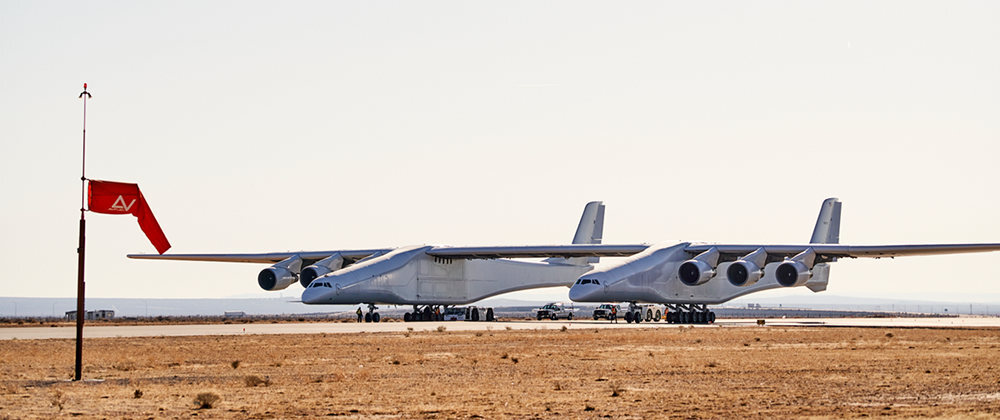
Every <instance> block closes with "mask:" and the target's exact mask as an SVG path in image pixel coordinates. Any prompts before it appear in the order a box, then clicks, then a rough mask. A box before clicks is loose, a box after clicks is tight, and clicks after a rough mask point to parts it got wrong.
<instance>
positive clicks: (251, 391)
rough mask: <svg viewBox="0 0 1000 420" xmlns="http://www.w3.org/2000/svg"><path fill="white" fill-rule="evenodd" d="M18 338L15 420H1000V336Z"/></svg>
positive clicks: (745, 333) (949, 332) (802, 330)
mask: <svg viewBox="0 0 1000 420" xmlns="http://www.w3.org/2000/svg"><path fill="white" fill-rule="evenodd" d="M73 346H74V342H73V340H64V339H48V340H16V339H15V340H4V341H0V361H2V365H0V418H2V419H6V418H51V417H56V416H63V417H70V416H79V417H83V418H182V417H183V418H191V417H199V418H203V417H207V418H296V417H299V418H314V417H326V416H333V417H345V418H534V417H543V418H556V417H559V418H604V417H611V418H664V417H676V418H736V417H753V418H765V417H766V418H772V417H819V418H822V417H867V416H900V417H925V416H930V417H948V418H996V417H998V416H1000V363H998V362H1000V329H991V328H980V329H975V328H967V329H946V328H935V329H921V328H824V327H772V326H765V327H709V328H685V327H678V328H657V329H644V328H640V329H636V328H628V329H625V328H623V329H594V328H585V327H577V326H573V327H572V328H569V329H567V330H562V329H547V330H541V329H539V330H507V329H506V328H504V326H503V324H502V323H498V324H496V325H495V327H493V328H492V329H490V330H486V331H460V332H459V331H448V330H447V328H446V327H442V329H441V330H433V331H422V332H421V331H402V332H382V333H349V334H348V333H344V334H305V335H236V336H194V337H137V338H95V339H90V340H88V341H87V342H86V347H85V363H84V377H85V378H86V379H88V380H86V381H83V382H69V381H67V379H68V378H70V377H71V375H72V371H73V360H74V359H73V357H74V353H73Z"/></svg>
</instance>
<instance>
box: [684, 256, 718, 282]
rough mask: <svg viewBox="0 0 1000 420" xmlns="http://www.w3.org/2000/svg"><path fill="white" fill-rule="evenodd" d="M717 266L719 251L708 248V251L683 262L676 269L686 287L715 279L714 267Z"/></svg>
mask: <svg viewBox="0 0 1000 420" xmlns="http://www.w3.org/2000/svg"><path fill="white" fill-rule="evenodd" d="M718 264H719V250H718V249H716V248H714V247H713V248H709V249H708V251H705V252H702V253H701V254H698V256H696V257H694V258H692V259H690V260H687V261H684V262H683V263H682V264H681V266H680V268H678V269H677V275H678V276H679V277H680V279H681V282H682V283H684V284H686V285H688V286H697V285H699V284H705V283H706V282H708V281H709V280H711V279H712V277H715V267H716V266H717V265H718Z"/></svg>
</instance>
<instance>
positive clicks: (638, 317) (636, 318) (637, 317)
mask: <svg viewBox="0 0 1000 420" xmlns="http://www.w3.org/2000/svg"><path fill="white" fill-rule="evenodd" d="M632 320H633V321H635V323H636V324H638V323H640V322H642V312H636V313H634V314H632Z"/></svg>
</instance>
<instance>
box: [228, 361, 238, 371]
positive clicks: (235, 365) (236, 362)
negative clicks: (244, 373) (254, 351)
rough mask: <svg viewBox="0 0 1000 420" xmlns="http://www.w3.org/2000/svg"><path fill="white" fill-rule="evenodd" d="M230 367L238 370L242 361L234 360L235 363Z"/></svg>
mask: <svg viewBox="0 0 1000 420" xmlns="http://www.w3.org/2000/svg"><path fill="white" fill-rule="evenodd" d="M229 366H232V367H233V369H236V368H238V367H240V361H239V360H233V363H230V364H229Z"/></svg>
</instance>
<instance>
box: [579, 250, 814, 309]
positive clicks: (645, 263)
mask: <svg viewBox="0 0 1000 420" xmlns="http://www.w3.org/2000/svg"><path fill="white" fill-rule="evenodd" d="M688 245H690V243H680V244H676V245H667V246H651V247H649V248H648V249H646V250H645V251H643V252H641V253H638V254H635V255H633V256H631V257H628V258H626V259H624V260H621V261H618V262H617V263H614V264H613V265H611V266H606V267H602V268H600V269H596V270H593V271H590V272H588V273H586V274H584V275H582V276H581V277H580V279H579V281H577V282H576V283H575V284H574V285H573V286H572V287H571V288H570V291H569V298H570V299H571V300H573V301H576V302H648V303H671V304H677V303H682V304H686V303H697V304H719V303H723V302H726V301H728V300H731V299H734V298H737V297H739V296H742V295H745V294H747V293H753V292H758V291H761V290H766V289H775V288H780V287H783V286H782V285H780V284H779V283H778V282H777V280H776V279H775V276H774V272H775V270H776V268H777V266H778V265H779V264H780V263H777V262H775V263H770V264H767V265H766V266H765V267H764V276H763V277H761V279H760V280H759V281H757V282H756V283H754V284H752V285H747V286H734V285H733V284H731V283H730V282H729V281H728V280H727V278H726V270H727V269H728V268H729V265H730V264H732V263H731V262H724V263H721V264H719V266H718V267H717V269H716V275H715V276H714V277H712V278H711V279H710V280H709V281H708V282H706V283H704V284H700V285H695V286H688V285H686V284H684V283H683V282H681V280H680V278H679V276H678V268H679V267H680V265H681V264H682V263H684V261H686V260H688V259H690V258H691V255H690V254H688V253H687V252H685V251H684V249H685V248H686V247H687V246H688ZM829 274H830V267H829V265H828V264H825V263H823V264H816V265H815V266H813V267H812V277H811V278H810V279H809V280H808V281H807V282H806V283H805V284H804V286H806V287H808V288H809V289H810V290H813V291H821V290H825V289H826V284H827V281H828V279H829ZM587 280H589V281H587ZM595 280H596V282H595Z"/></svg>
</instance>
